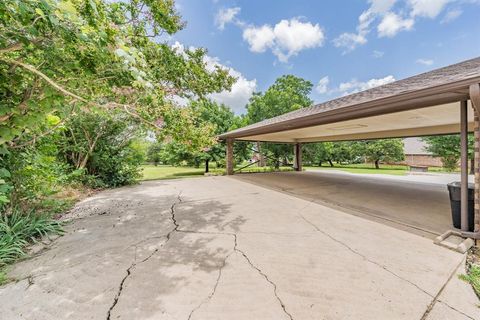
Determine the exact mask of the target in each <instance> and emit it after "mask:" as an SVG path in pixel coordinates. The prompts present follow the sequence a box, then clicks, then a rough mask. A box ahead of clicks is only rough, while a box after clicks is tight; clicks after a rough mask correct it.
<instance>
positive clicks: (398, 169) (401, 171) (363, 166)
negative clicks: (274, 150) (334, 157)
mask: <svg viewBox="0 0 480 320" xmlns="http://www.w3.org/2000/svg"><path fill="white" fill-rule="evenodd" d="M305 169H315V170H341V171H346V172H350V173H363V174H392V175H397V176H403V175H405V174H406V173H407V172H408V167H407V166H400V165H388V164H381V165H380V169H375V165H374V164H369V163H358V164H348V165H340V164H335V166H334V167H330V166H323V167H305Z"/></svg>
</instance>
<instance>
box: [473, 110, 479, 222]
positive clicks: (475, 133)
mask: <svg viewBox="0 0 480 320" xmlns="http://www.w3.org/2000/svg"><path fill="white" fill-rule="evenodd" d="M474 122H475V127H474V135H475V149H474V150H475V193H474V195H475V231H479V230H480V122H479V118H478V114H477V112H475V117H474Z"/></svg>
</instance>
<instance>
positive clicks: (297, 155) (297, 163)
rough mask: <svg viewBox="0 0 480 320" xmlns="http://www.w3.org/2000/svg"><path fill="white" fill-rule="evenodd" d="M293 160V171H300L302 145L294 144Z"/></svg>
mask: <svg viewBox="0 0 480 320" xmlns="http://www.w3.org/2000/svg"><path fill="white" fill-rule="evenodd" d="M294 154H295V159H294V162H293V169H294V170H295V171H302V144H301V143H296V144H295V148H294Z"/></svg>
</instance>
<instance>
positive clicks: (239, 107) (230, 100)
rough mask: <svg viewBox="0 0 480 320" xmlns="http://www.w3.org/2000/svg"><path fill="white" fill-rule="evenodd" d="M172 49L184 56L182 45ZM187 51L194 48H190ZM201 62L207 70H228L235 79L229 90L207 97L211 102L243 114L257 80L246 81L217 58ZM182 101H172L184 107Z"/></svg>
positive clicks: (176, 44)
mask: <svg viewBox="0 0 480 320" xmlns="http://www.w3.org/2000/svg"><path fill="white" fill-rule="evenodd" d="M172 48H174V49H175V50H176V51H177V52H178V53H179V54H185V47H184V45H183V44H181V43H179V42H178V41H176V42H175V43H174V44H173V45H172ZM189 49H195V48H193V47H191V48H189ZM203 61H204V63H205V68H206V69H207V70H209V71H214V70H215V68H216V67H217V66H218V67H221V68H223V69H226V70H228V73H229V74H230V75H231V76H233V77H235V78H236V79H237V80H236V82H235V83H234V84H233V85H232V88H231V89H230V90H228V91H227V90H224V91H222V92H219V93H212V94H210V95H209V96H208V97H209V98H210V99H212V100H213V101H216V102H218V103H223V104H225V105H227V106H229V107H230V108H231V109H232V110H233V111H234V112H235V113H237V114H241V113H243V112H245V106H246V104H247V103H248V100H249V99H250V97H251V96H252V95H253V93H254V92H255V91H256V89H257V80H256V79H252V80H248V79H247V78H245V76H244V75H243V74H242V73H241V72H239V71H237V70H235V69H233V68H231V67H228V66H225V65H224V64H222V63H220V59H219V58H217V57H211V56H208V55H207V56H205V57H204V60H203ZM184 100H185V99H183V103H181V102H182V99H181V98H178V97H174V101H176V102H178V103H180V104H181V105H185V101H184Z"/></svg>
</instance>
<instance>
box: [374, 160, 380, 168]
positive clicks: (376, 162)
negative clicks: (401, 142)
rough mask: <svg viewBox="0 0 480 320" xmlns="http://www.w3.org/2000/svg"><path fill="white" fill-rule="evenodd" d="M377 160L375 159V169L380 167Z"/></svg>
mask: <svg viewBox="0 0 480 320" xmlns="http://www.w3.org/2000/svg"><path fill="white" fill-rule="evenodd" d="M379 162H380V160H375V169H380V166H379V165H378V163H379Z"/></svg>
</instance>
